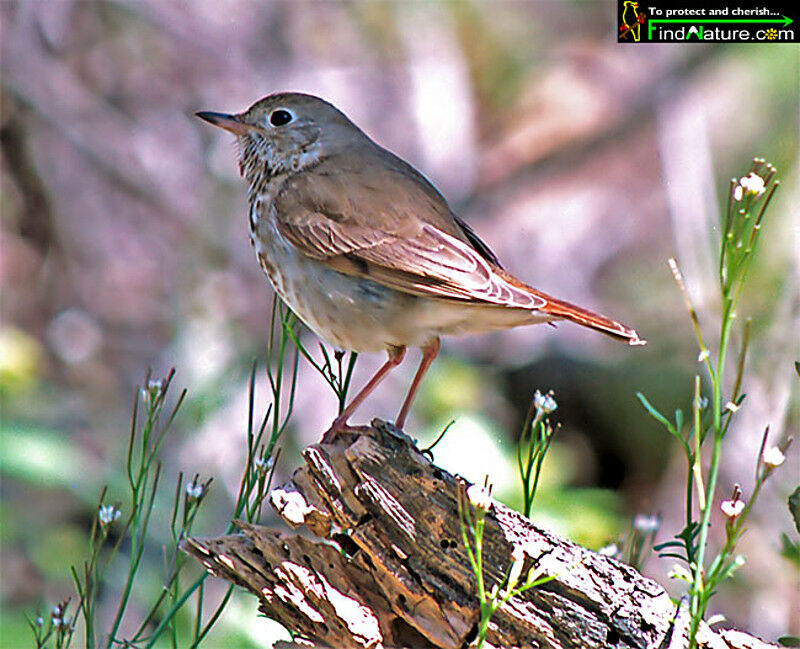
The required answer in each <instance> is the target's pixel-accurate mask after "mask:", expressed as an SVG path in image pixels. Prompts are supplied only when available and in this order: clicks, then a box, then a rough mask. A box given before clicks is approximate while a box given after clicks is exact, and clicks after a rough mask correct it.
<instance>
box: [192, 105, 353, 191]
mask: <svg viewBox="0 0 800 649" xmlns="http://www.w3.org/2000/svg"><path fill="white" fill-rule="evenodd" d="M197 116H198V117H200V118H201V119H204V120H205V121H207V122H209V123H211V124H214V126H219V127H220V128H223V129H225V130H226V131H230V132H231V133H233V134H234V135H235V136H236V138H237V141H238V144H239V170H240V171H241V173H242V175H243V176H244V177H245V178H246V179H247V180H248V181H249V182H250V183H251V184H252V183H253V182H254V181H255V180H257V179H259V178H262V177H263V176H274V175H275V174H279V173H287V172H288V173H291V172H297V171H301V170H302V169H304V168H306V167H309V166H313V165H315V164H317V163H318V162H319V161H320V160H321V159H322V158H324V157H326V156H328V155H332V154H336V153H340V152H342V150H344V149H345V148H347V147H348V146H350V145H352V144H354V143H356V142H360V141H363V140H366V139H367V138H366V136H365V135H364V134H363V133H362V132H361V131H360V130H359V128H358V127H357V126H355V125H354V124H353V123H352V122H351V121H350V120H349V119H347V117H346V116H345V115H344V114H343V113H342V112H341V111H339V110H338V109H337V108H336V107H334V106H332V105H331V104H329V103H328V102H327V101H324V100H323V99H320V98H319V97H314V96H313V95H304V94H300V93H279V94H275V95H269V96H268V97H264V98H263V99H261V100H259V101H257V102H256V103H255V104H253V105H252V106H250V108H248V109H247V110H246V111H244V112H243V113H237V114H227V113H215V112H207V111H204V112H200V113H197Z"/></svg>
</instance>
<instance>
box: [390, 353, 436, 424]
mask: <svg viewBox="0 0 800 649" xmlns="http://www.w3.org/2000/svg"><path fill="white" fill-rule="evenodd" d="M438 353H439V339H438V338H434V339H433V341H432V342H429V343H428V344H427V345H425V346H424V347H423V348H422V362H420V364H419V369H418V370H417V373H416V374H415V375H414V380H413V381H412V382H411V387H410V388H409V389H408V394H407V395H406V400H405V401H403V407H402V408H400V414H399V415H397V419H396V420H395V422H394V425H395V426H396V427H397V428H399V429H400V430H402V429H403V425H404V424H405V423H406V415H408V411H409V410H411V403H412V402H413V401H414V397H415V396H416V395H417V390H419V384H420V383H422V377H423V376H425V372H427V371H428V368H429V367H430V366H431V363H433V359H434V358H436V354H438Z"/></svg>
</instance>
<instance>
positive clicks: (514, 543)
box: [184, 420, 769, 649]
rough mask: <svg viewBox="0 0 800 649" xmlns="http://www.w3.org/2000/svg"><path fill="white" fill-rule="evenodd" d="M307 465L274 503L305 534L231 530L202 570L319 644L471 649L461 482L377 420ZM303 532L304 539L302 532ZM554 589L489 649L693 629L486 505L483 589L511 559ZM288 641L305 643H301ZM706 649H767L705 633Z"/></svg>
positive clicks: (740, 637) (599, 642) (604, 564)
mask: <svg viewBox="0 0 800 649" xmlns="http://www.w3.org/2000/svg"><path fill="white" fill-rule="evenodd" d="M304 457H305V460H306V465H305V466H303V467H301V468H299V469H297V471H295V473H294V475H293V477H292V480H291V481H290V482H289V483H287V484H286V485H284V486H283V487H279V488H277V489H275V490H273V491H272V493H271V494H270V500H271V502H272V504H273V506H274V507H275V509H276V510H277V511H278V512H279V514H280V515H281V517H282V518H283V519H284V520H285V521H286V522H287V523H288V524H289V525H290V526H292V527H293V528H294V527H299V526H301V525H303V526H305V528H306V530H307V532H305V533H304V534H303V535H298V534H287V533H281V532H278V531H275V530H271V529H269V528H266V527H261V526H256V525H251V524H247V523H244V522H241V523H239V528H240V529H241V531H242V534H236V535H230V536H223V537H220V538H216V539H189V540H187V541H186V542H185V544H184V550H186V551H187V552H189V553H190V554H192V555H194V556H195V557H196V558H198V559H199V560H200V561H202V562H203V564H204V565H205V566H206V567H207V568H208V570H209V571H210V572H211V573H212V574H214V575H218V576H220V577H223V578H224V579H227V580H229V581H232V582H233V583H235V584H238V585H240V586H243V587H244V588H247V589H248V590H250V591H251V592H253V593H254V594H255V595H256V596H258V598H259V601H260V609H261V611H262V612H263V613H264V614H265V615H267V616H269V617H270V618H273V619H275V620H278V621H279V622H280V623H281V624H283V625H284V626H286V627H287V628H289V629H290V630H292V631H293V632H295V633H297V634H298V636H299V637H301V638H307V639H309V640H310V641H312V643H315V644H316V645H319V646H330V647H337V648H344V647H414V648H417V647H434V648H439V647H442V648H444V647H447V648H458V647H464V646H466V645H467V644H468V643H469V642H470V641H472V640H473V639H474V638H475V635H476V631H477V624H478V621H479V607H478V598H477V594H476V587H475V578H474V575H473V573H472V571H471V569H470V568H469V561H468V559H467V556H466V552H465V548H464V546H463V542H462V537H461V527H460V523H459V514H458V505H457V498H458V489H459V479H458V478H456V477H455V476H453V475H451V474H449V473H447V472H446V471H444V470H442V469H440V468H438V467H437V466H436V465H434V464H433V463H432V462H430V461H429V460H428V459H427V457H426V456H425V455H423V454H422V453H421V452H420V451H419V450H417V448H416V447H415V446H414V445H413V443H412V442H411V440H410V439H409V438H407V437H406V436H405V435H404V434H403V433H400V432H398V431H396V430H395V429H393V428H392V427H391V425H388V424H385V423H384V422H381V421H379V420H375V421H374V422H373V424H372V426H371V427H370V428H369V429H367V430H365V431H364V432H363V433H347V434H342V435H339V436H338V437H336V438H335V439H333V440H330V441H329V442H323V443H321V444H315V445H312V446H309V447H308V448H307V449H306V450H305V451H304ZM308 532H310V533H311V534H308ZM515 548H518V549H521V550H522V551H523V552H524V554H525V567H524V570H523V575H524V574H526V573H527V570H528V569H530V568H531V567H533V566H536V568H537V570H540V571H543V572H544V573H545V574H548V575H557V576H556V578H555V579H553V580H552V581H550V582H548V583H546V584H543V585H541V586H539V587H537V588H533V589H530V590H528V591H526V592H525V593H523V594H522V595H520V596H518V597H515V598H512V599H511V600H510V601H509V602H508V603H507V604H506V605H505V606H503V607H501V608H500V609H499V610H498V611H497V612H496V613H495V615H494V616H493V617H492V620H491V624H490V629H489V634H488V636H487V645H486V646H487V647H489V646H491V647H553V648H555V647H558V648H574V649H578V648H580V649H595V648H596V649H605V648H608V647H617V648H626V649H627V648H643V649H644V648H660V649H677V648H678V647H682V646H684V644H685V640H684V635H685V631H686V627H687V624H686V623H687V622H688V620H687V619H686V618H687V616H686V615H685V608H684V609H680V612H679V613H677V615H676V607H675V605H674V604H673V602H672V601H671V600H670V598H669V596H668V595H667V593H666V592H665V591H664V589H663V588H662V587H661V586H660V585H658V584H657V583H655V582H653V581H651V580H649V579H646V578H644V577H642V576H641V575H640V574H639V573H637V572H636V571H635V570H634V569H633V568H631V567H630V566H628V565H626V564H623V563H620V562H619V561H615V560H614V559H610V558H608V557H605V556H602V555H599V554H597V553H595V552H591V551H589V550H586V549H584V548H581V547H580V546H578V545H575V544H574V543H571V542H569V541H566V540H564V539H560V538H558V537H556V536H554V535H552V534H550V533H549V532H547V531H546V530H542V529H539V528H537V527H535V526H534V525H533V524H532V523H531V522H530V521H529V520H528V519H526V518H524V517H523V516H522V515H520V514H518V513H517V512H515V511H513V510H510V509H508V508H507V507H505V506H503V505H501V504H499V503H493V504H492V506H491V508H490V510H489V512H488V513H487V517H486V527H485V532H484V542H483V558H484V569H485V580H486V585H487V589H490V588H491V587H492V586H493V585H495V584H502V582H503V580H504V578H505V576H506V575H507V574H508V570H509V567H510V564H511V561H512V559H511V556H512V550H514V549H515ZM297 642H298V643H300V644H293V645H284V646H308V645H303V644H301V642H302V641H300V640H298V641H297ZM701 646H705V647H710V648H714V649H716V648H720V649H725V648H730V647H749V648H753V649H755V648H756V647H766V646H769V645H765V644H763V643H761V642H760V641H758V640H755V639H754V638H752V637H751V636H747V635H745V634H741V633H737V632H732V631H721V632H712V631H710V630H709V629H708V628H704V629H703V638H702V642H701Z"/></svg>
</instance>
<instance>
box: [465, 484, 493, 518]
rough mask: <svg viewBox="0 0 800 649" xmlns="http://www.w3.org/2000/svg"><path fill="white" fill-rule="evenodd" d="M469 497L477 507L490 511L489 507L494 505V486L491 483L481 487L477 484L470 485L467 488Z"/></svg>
mask: <svg viewBox="0 0 800 649" xmlns="http://www.w3.org/2000/svg"><path fill="white" fill-rule="evenodd" d="M467 498H468V499H469V501H470V502H471V503H472V506H473V507H475V509H482V510H483V511H485V512H486V511H489V507H491V505H492V487H491V485H488V486H486V487H479V486H478V485H476V484H474V485H470V487H468V488H467Z"/></svg>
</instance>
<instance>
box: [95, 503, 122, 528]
mask: <svg viewBox="0 0 800 649" xmlns="http://www.w3.org/2000/svg"><path fill="white" fill-rule="evenodd" d="M121 513H122V512H120V511H119V510H118V509H117V508H116V507H114V505H100V509H99V510H98V512H97V520H99V521H100V524H101V525H103V526H105V525H111V523H113V522H114V521H115V520H117V519H118V518H119V517H120V515H121Z"/></svg>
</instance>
